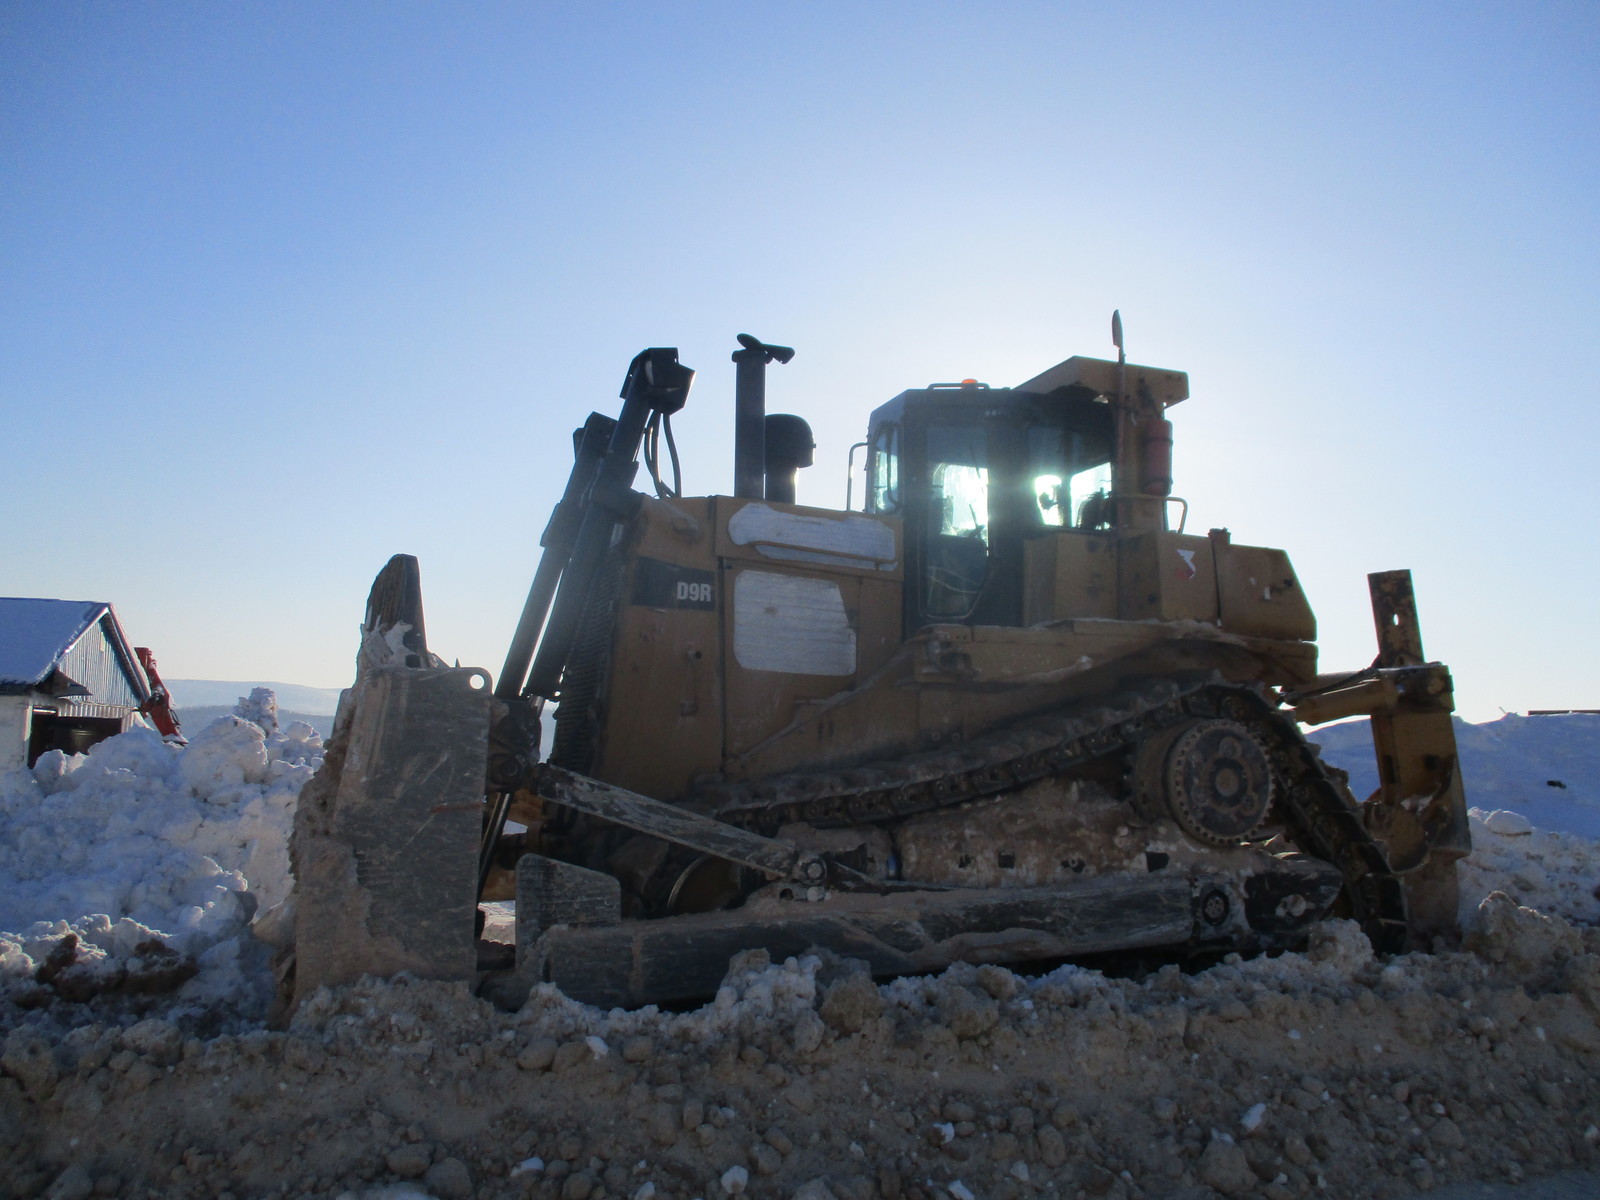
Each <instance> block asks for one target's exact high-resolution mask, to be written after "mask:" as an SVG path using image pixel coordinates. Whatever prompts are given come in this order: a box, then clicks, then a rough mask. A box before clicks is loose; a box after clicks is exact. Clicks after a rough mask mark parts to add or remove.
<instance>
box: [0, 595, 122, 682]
mask: <svg viewBox="0 0 1600 1200" xmlns="http://www.w3.org/2000/svg"><path fill="white" fill-rule="evenodd" d="M109 607H110V605H108V604H106V603H104V602H103V601H95V600H34V599H29V598H25V597H19V596H7V597H4V598H0V684H8V683H9V684H34V683H38V682H39V681H40V680H42V679H43V678H44V677H45V676H46V675H48V674H50V671H51V669H52V668H53V667H54V666H55V665H56V663H57V662H59V661H60V660H61V656H62V655H63V654H65V653H66V652H67V651H68V650H70V649H72V646H73V643H74V642H76V641H77V640H78V639H79V638H80V637H82V636H83V631H84V630H85V629H88V628H89V626H90V625H92V624H93V623H94V622H95V621H96V620H97V619H98V618H99V617H100V614H101V613H103V612H105V611H106V609H107V608H109Z"/></svg>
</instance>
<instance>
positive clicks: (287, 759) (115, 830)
mask: <svg viewBox="0 0 1600 1200" xmlns="http://www.w3.org/2000/svg"><path fill="white" fill-rule="evenodd" d="M239 712H246V713H249V714H250V715H251V716H252V717H255V718H257V719H255V720H247V719H245V717H244V716H241V715H238V713H237V712H236V714H235V715H231V716H225V717H221V718H218V719H217V720H216V721H214V722H212V723H211V724H210V725H209V726H207V727H206V728H205V729H203V730H201V731H200V732H199V733H197V734H195V735H194V738H193V740H192V741H191V742H190V743H189V745H188V746H178V745H175V744H172V743H168V742H165V741H163V740H162V739H161V738H160V737H159V736H158V735H156V734H155V733H153V732H151V731H150V730H147V729H132V730H129V731H128V732H127V733H123V734H120V735H118V736H116V737H113V738H109V739H107V740H106V741H104V742H101V743H99V744H98V745H96V746H94V747H92V748H91V749H90V750H89V752H88V753H87V754H84V755H65V754H62V753H61V752H60V751H51V752H50V753H48V754H45V755H43V756H41V757H40V759H39V761H38V763H37V764H35V766H34V767H33V768H32V770H31V771H30V770H17V771H11V772H8V773H6V774H4V775H0V879H4V880H5V881H6V886H5V887H4V888H3V889H0V992H5V991H10V992H23V993H26V992H28V991H29V990H36V989H37V988H38V987H39V986H40V984H41V982H49V983H50V984H51V986H53V987H54V990H55V991H56V992H57V994H60V995H63V996H72V997H74V998H81V996H83V995H86V994H92V993H93V992H94V990H96V988H97V987H100V988H103V989H105V990H121V991H130V992H138V991H155V990H162V988H163V986H167V987H170V985H171V983H172V982H173V979H174V976H173V974H172V972H174V971H177V972H178V973H180V974H182V973H184V972H187V973H188V974H191V975H193V976H194V977H193V978H192V979H190V981H189V982H188V983H186V984H184V986H183V991H182V992H181V993H180V999H187V1000H193V1001H197V1002H205V1001H213V1000H225V999H230V998H231V999H243V998H250V999H251V1000H252V1001H253V1002H257V1003H258V1002H260V1001H261V1000H262V999H264V995H263V989H264V987H265V985H266V980H265V976H264V973H263V971H262V969H261V964H260V963H259V962H257V961H256V959H258V958H259V957H260V955H261V953H262V952H261V950H260V948H259V947H257V946H256V945H255V944H254V939H252V938H250V937H248V936H247V933H248V928H249V924H250V921H251V919H252V917H253V916H254V914H255V913H256V911H257V910H258V908H265V907H268V906H271V905H273V904H276V903H278V902H279V901H280V900H282V899H283V898H284V897H285V896H286V895H287V894H288V890H289V886H290V875H289V855H288V836H289V830H290V827H291V823H292V819H293V813H294V805H295V801H296V799H297V797H298V796H299V794H300V789H301V788H302V787H303V786H304V785H305V783H306V782H307V781H308V780H309V779H310V778H311V776H312V774H313V773H314V772H315V770H316V768H317V766H318V765H319V764H320V762H321V759H322V740H321V738H320V736H319V735H318V734H317V732H316V731H315V730H314V729H312V728H311V726H309V725H306V724H304V723H303V722H296V723H295V724H293V725H290V726H289V727H288V728H287V729H284V730H282V731H279V730H278V729H277V720H276V705H275V703H274V702H273V700H272V696H271V693H270V692H267V693H265V694H264V695H262V694H259V693H258V694H254V695H252V696H251V698H250V699H249V700H245V701H241V704H240V709H239ZM186 962H187V964H188V965H187V966H184V965H183V964H184V963H186ZM52 963H53V964H54V968H55V969H53V970H52V969H50V966H49V964H52ZM41 968H46V969H45V971H44V975H43V976H41V975H40V970H41Z"/></svg>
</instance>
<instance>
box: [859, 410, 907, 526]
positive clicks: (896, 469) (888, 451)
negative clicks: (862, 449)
mask: <svg viewBox="0 0 1600 1200" xmlns="http://www.w3.org/2000/svg"><path fill="white" fill-rule="evenodd" d="M871 475H872V478H871V482H870V483H869V485H868V487H867V511H868V512H873V513H897V512H899V511H900V426H899V425H898V424H894V423H890V424H887V425H880V426H879V427H878V432H877V434H876V436H874V437H873V439H872V471H871Z"/></svg>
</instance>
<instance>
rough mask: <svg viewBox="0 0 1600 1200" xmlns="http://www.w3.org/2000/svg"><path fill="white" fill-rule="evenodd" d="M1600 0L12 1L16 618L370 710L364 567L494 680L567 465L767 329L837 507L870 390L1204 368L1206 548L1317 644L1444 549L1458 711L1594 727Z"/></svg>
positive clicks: (1433, 609) (817, 494) (1199, 522)
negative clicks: (1078, 361)
mask: <svg viewBox="0 0 1600 1200" xmlns="http://www.w3.org/2000/svg"><path fill="white" fill-rule="evenodd" d="M1597 63H1600V8H1597V7H1596V6H1595V5H1593V4H1588V3H1582V4H1561V3H1546V4H1538V5H1534V4H1527V5H1508V4H1492V5H1473V4H1462V3H1451V4H1395V3H1387V4H1370V5H1364V4H1339V5H1318V4H1296V5H1281V4H1266V3H1263V4H1227V3H1207V4H1199V3H1195V4H1178V3H1150V4H1139V5H1121V6H1111V5H1104V4H1071V3H1056V4H1030V3H1012V4H1006V5H980V4H945V3H923V4H909V3H905V4H887V3H883V4H877V3H855V4H828V3H810V4H804V5H801V4H793V5H779V4H740V5H736V4H692V3H685V4H670V5H669V4H658V5H646V4H612V5H603V4H586V5H560V6H558V5H545V4H520V5H512V4H498V5H487V4H486V5H476V6H466V5H443V4H405V3H386V4H377V3H370V4H362V3H350V4H340V5H330V4H290V3H283V4H271V5H264V4H249V3H243V4H233V5H227V6H221V5H200V4H181V3H173V4H161V5H153V4H152V5H113V4H72V3H12V4H10V5H7V6H6V7H5V8H4V10H3V12H0V154H3V156H4V158H3V162H4V178H5V180H6V186H5V187H4V188H0V330H3V336H0V421H3V425H0V428H3V430H4V435H3V438H0V475H3V477H4V478H5V480H6V481H7V484H8V486H7V487H6V489H5V500H4V501H3V503H4V510H3V511H4V516H5V519H4V520H3V521H0V564H3V565H0V592H4V593H7V594H20V595H40V596H62V597H71V598H87V599H107V600H111V601H112V602H114V603H115V604H116V605H117V607H118V610H119V612H120V613H121V614H122V617H123V620H124V623H125V624H126V625H127V627H128V629H129V632H130V634H131V636H132V637H133V638H134V640H135V641H137V642H139V643H140V644H149V645H151V646H152V647H154V648H155V649H156V652H157V654H158V656H159V657H160V659H161V662H162V666H163V669H164V670H165V671H166V672H167V673H168V674H170V675H172V676H175V677H197V678H208V677H209V678H238V679H250V678H257V679H284V680H293V681H298V682H302V683H307V684H314V685H321V686H337V685H340V684H342V683H345V682H347V681H348V678H349V676H350V674H351V663H352V656H353V651H354V630H355V626H356V623H357V621H358V620H359V617H360V612H361V606H362V603H363V601H364V598H365V595H366V588H367V586H368V584H369V583H370V580H371V577H372V575H373V573H374V572H375V571H376V570H377V569H378V567H380V566H381V565H382V564H383V562H384V560H385V559H386V558H387V556H388V555H389V554H391V553H393V552H395V551H401V550H403V551H407V552H410V553H415V554H417V555H418V556H419V557H420V558H421V560H422V568H423V582H424V592H425V596H426V598H427V602H428V616H429V633H430V638H431V641H432V642H433V643H434V646H435V648H436V649H437V650H439V651H440V652H441V653H443V654H445V655H446V656H447V657H451V658H455V657H459V658H460V659H461V660H462V661H463V662H466V663H472V664H481V665H484V666H487V667H489V668H490V669H491V670H493V669H498V667H499V664H500V659H501V656H502V655H503V652H504V647H505V643H506V641H507V640H508V638H509V636H510V632H511V629H512V627H513V625H514V623H515V617H516V613H517V610H518V608H519V607H520V604H521V600H522V596H523V593H524V592H525V590H526V587H527V581H528V579H529V578H530V577H531V574H532V571H533V567H534V563H535V560H536V553H537V547H536V543H537V538H538V535H539V533H540V531H541V530H542V528H543V524H544V521H545V518H546V516H547V515H548V511H549V507H550V505H551V503H552V502H553V500H554V498H555V495H556V493H557V492H558V490H559V488H560V485H561V483H562V482H563V480H564V478H565V475H566V471H567V466H568V460H569V451H568V449H567V446H568V443H567V434H568V432H569V431H570V430H571V429H572V428H573V427H574V426H575V425H577V424H579V423H581V421H582V419H583V417H584V415H585V414H586V413H587V412H589V411H590V409H593V408H598V409H600V410H602V411H607V412H610V411H613V410H614V407H615V404H616V400H615V396H616V390H617V387H618V385H619V383H620V381H621V377H622V373H623V370H624V368H625V366H626V364H627V362H628V360H629V358H630V357H631V356H632V355H633V354H634V353H635V352H636V351H637V350H639V349H641V348H642V347H644V346H646V345H676V346H679V347H680V348H681V350H682V356H683V358H684V360H685V361H686V362H688V363H689V364H690V365H691V366H693V367H695V368H697V369H698V370H699V372H700V376H699V380H698V381H697V384H696V388H695V392H694V394H693V395H692V396H691V399H690V404H689V408H688V409H686V410H685V412H684V413H683V414H681V415H680V417H679V419H678V420H677V422H676V426H677V429H678V433H679V439H680V444H681V445H682V446H683V447H684V450H685V455H684V459H685V464H684V465H685V471H686V475H687V480H686V482H687V485H688V490H689V491H690V492H694V493H702V494H703V493H706V492H717V491H726V490H728V489H729V486H730V483H731V475H732V465H731V458H732V455H731V430H730V428H729V426H730V420H729V417H730V412H731V406H732V386H733V376H732V366H731V364H730V363H729V361H728V355H729V353H730V352H731V350H732V349H733V348H734V342H733V335H734V334H735V333H738V332H741V331H749V332H751V333H754V334H756V335H757V336H760V337H763V338H765V339H768V340H770V341H778V342H785V343H788V344H790V345H794V346H796V347H797V349H798V354H797V356H796V358H795V360H794V362H793V363H791V364H790V365H788V366H786V367H783V368H780V369H777V370H776V371H775V373H774V374H773V375H772V377H771V379H770V381H769V398H770V401H771V403H772V405H773V407H774V408H775V409H778V410H790V411H795V412H799V413H800V414H802V415H803V416H806V417H807V418H808V419H809V420H810V421H811V423H812V425H813V426H814V428H815V429H816V430H817V433H818V443H819V445H818V452H817V466H816V467H814V468H813V469H812V470H811V471H809V472H803V473H802V476H801V484H800V499H801V500H802V502H809V503H815V504H822V505H830V506H837V505H839V504H841V503H842V500H843V479H844V469H843V464H844V456H845V450H846V447H847V446H848V445H849V443H850V442H852V441H855V440H857V439H858V438H859V437H860V436H861V432H862V430H863V428H864V425H865V420H866V414H867V412H868V411H869V410H870V409H871V408H872V407H874V406H875V405H877V404H878V403H881V402H882V401H883V400H885V399H887V398H889V397H890V396H892V395H894V394H895V393H896V392H898V391H900V390H901V389H903V388H905V387H911V386H920V385H923V384H925V383H927V382H929V381H931V380H935V379H951V378H957V379H959V378H962V377H965V376H974V377H977V378H980V379H984V380H986V381H988V382H990V383H993V384H997V385H998V384H1007V383H1016V382H1020V381H1021V380H1023V379H1025V378H1027V377H1029V376H1030V375H1033V374H1035V373H1036V372H1037V371H1039V370H1041V369H1043V368H1044V367H1046V366H1049V365H1050V364H1052V363H1054V362H1056V361H1058V360H1060V359H1062V358H1065V357H1067V356H1068V355H1071V354H1091V355H1105V356H1109V355H1110V354H1111V353H1112V351H1111V347H1110V345H1109V339H1108V332H1107V331H1108V320H1109V315H1110V312H1111V310H1112V309H1113V308H1117V307H1120V308H1121V310H1122V312H1123V316H1124V320H1125V322H1126V326H1127V331H1128V340H1129V349H1130V355H1131V357H1133V358H1134V359H1135V360H1137V361H1142V362H1149V363H1154V364H1157V365H1161V366H1169V367H1175V368H1179V369H1183V370H1187V371H1189V372H1190V377H1191V387H1192V391H1193V399H1191V400H1190V401H1188V402H1187V403H1185V404H1184V405H1182V406H1181V407H1180V408H1179V409H1177V410H1175V412H1174V414H1173V416H1174V420H1175V422H1176V425H1177V450H1176V454H1177V469H1176V474H1177V483H1176V491H1177V492H1178V493H1179V494H1180V495H1183V496H1185V497H1187V498H1188V500H1189V501H1190V503H1191V506H1192V518H1191V520H1192V522H1193V527H1195V528H1198V529H1200V530H1204V529H1205V528H1207V527H1209V526H1217V525H1226V526H1228V527H1229V528H1230V529H1232V530H1233V533H1234V536H1235V537H1236V538H1237V539H1238V540H1240V541H1246V542H1251V543H1255V544H1263V545H1277V546H1282V547H1284V548H1286V549H1288V550H1289V551H1290V553H1291V555H1292V556H1293V558H1294V561H1295V564H1296V566H1297V568H1298V570H1299V572H1300V575H1301V578H1302V581H1303V582H1304V584H1305V586H1306V589H1307V591H1308V592H1309V594H1310V597H1311V600H1312V602H1313V605H1314V607H1315V608H1316V610H1317V613H1318V617H1319V621H1320V624H1321V628H1322V639H1321V640H1322V645H1323V655H1324V663H1325V665H1326V666H1327V667H1328V668H1330V669H1332V668H1336V667H1339V666H1344V665H1359V664H1362V663H1365V662H1366V661H1367V660H1368V659H1369V658H1370V657H1371V655H1372V653H1373V646H1372V634H1371V619H1370V616H1369V613H1368V609H1367V602H1366V594H1365V593H1366V586H1365V575H1366V573H1367V572H1368V571H1371V570H1382V569H1389V568H1393V567H1397V566H1410V567H1412V568H1413V569H1414V571H1415V572H1416V578H1417V587H1418V593H1419V600H1420V603H1421V608H1422V615H1423V628H1424V635H1425V638H1426V642H1427V647H1428V649H1429V651H1430V652H1431V653H1433V654H1435V655H1437V656H1438V657H1441V658H1443V659H1445V660H1446V661H1448V662H1449V663H1450V664H1451V665H1452V667H1453V668H1454V670H1455V673H1456V679H1457V686H1458V698H1459V700H1460V702H1461V705H1462V708H1463V710H1464V711H1465V713H1466V715H1468V716H1471V717H1474V718H1476V719H1482V718H1485V717H1489V716H1492V715H1494V714H1496V713H1497V712H1498V710H1499V709H1500V708H1501V707H1504V708H1507V709H1513V710H1516V709H1526V708H1528V707H1557V706H1565V705H1574V706H1585V707H1594V706H1597V705H1600V692H1597V690H1596V685H1595V682H1594V681H1595V679H1596V676H1597V674H1600V671H1597V667H1600V662H1597V658H1600V655H1597V653H1596V650H1595V644H1596V638H1595V631H1594V624H1595V599H1594V597H1595V593H1596V585H1597V583H1600V570H1597V567H1596V565H1595V562H1594V552H1593V550H1592V543H1593V536H1592V532H1591V526H1592V523H1593V520H1594V518H1595V514H1596V511H1597V501H1600V486H1597V483H1596V470H1595V466H1594V463H1593V461H1592V460H1593V454H1594V448H1595V446H1596V444H1597V441H1600V439H1597V437H1596V434H1597V432H1600V428H1597V427H1600V416H1597V411H1596V410H1597V403H1596V402H1597V399H1600V397H1597V394H1596V393H1597V390H1600V388H1597V384H1596V379H1595V375H1594V373H1593V370H1592V368H1591V367H1590V366H1589V362H1588V360H1589V358H1590V357H1591V353H1592V347H1593V343H1594V337H1593V334H1592V330H1594V328H1595V327H1596V325H1597V318H1600V289H1597V286H1596V285H1597V281H1600V270H1597V258H1600V255H1597V242H1600V234H1597V223H1596V220H1595V216H1594V214H1595V210H1596V204H1595V196H1596V194H1597V190H1600V189H1597V184H1600V169H1597V157H1596V148H1597V109H1600V87H1597V86H1596V73H1597V72H1596V68H1597Z"/></svg>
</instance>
